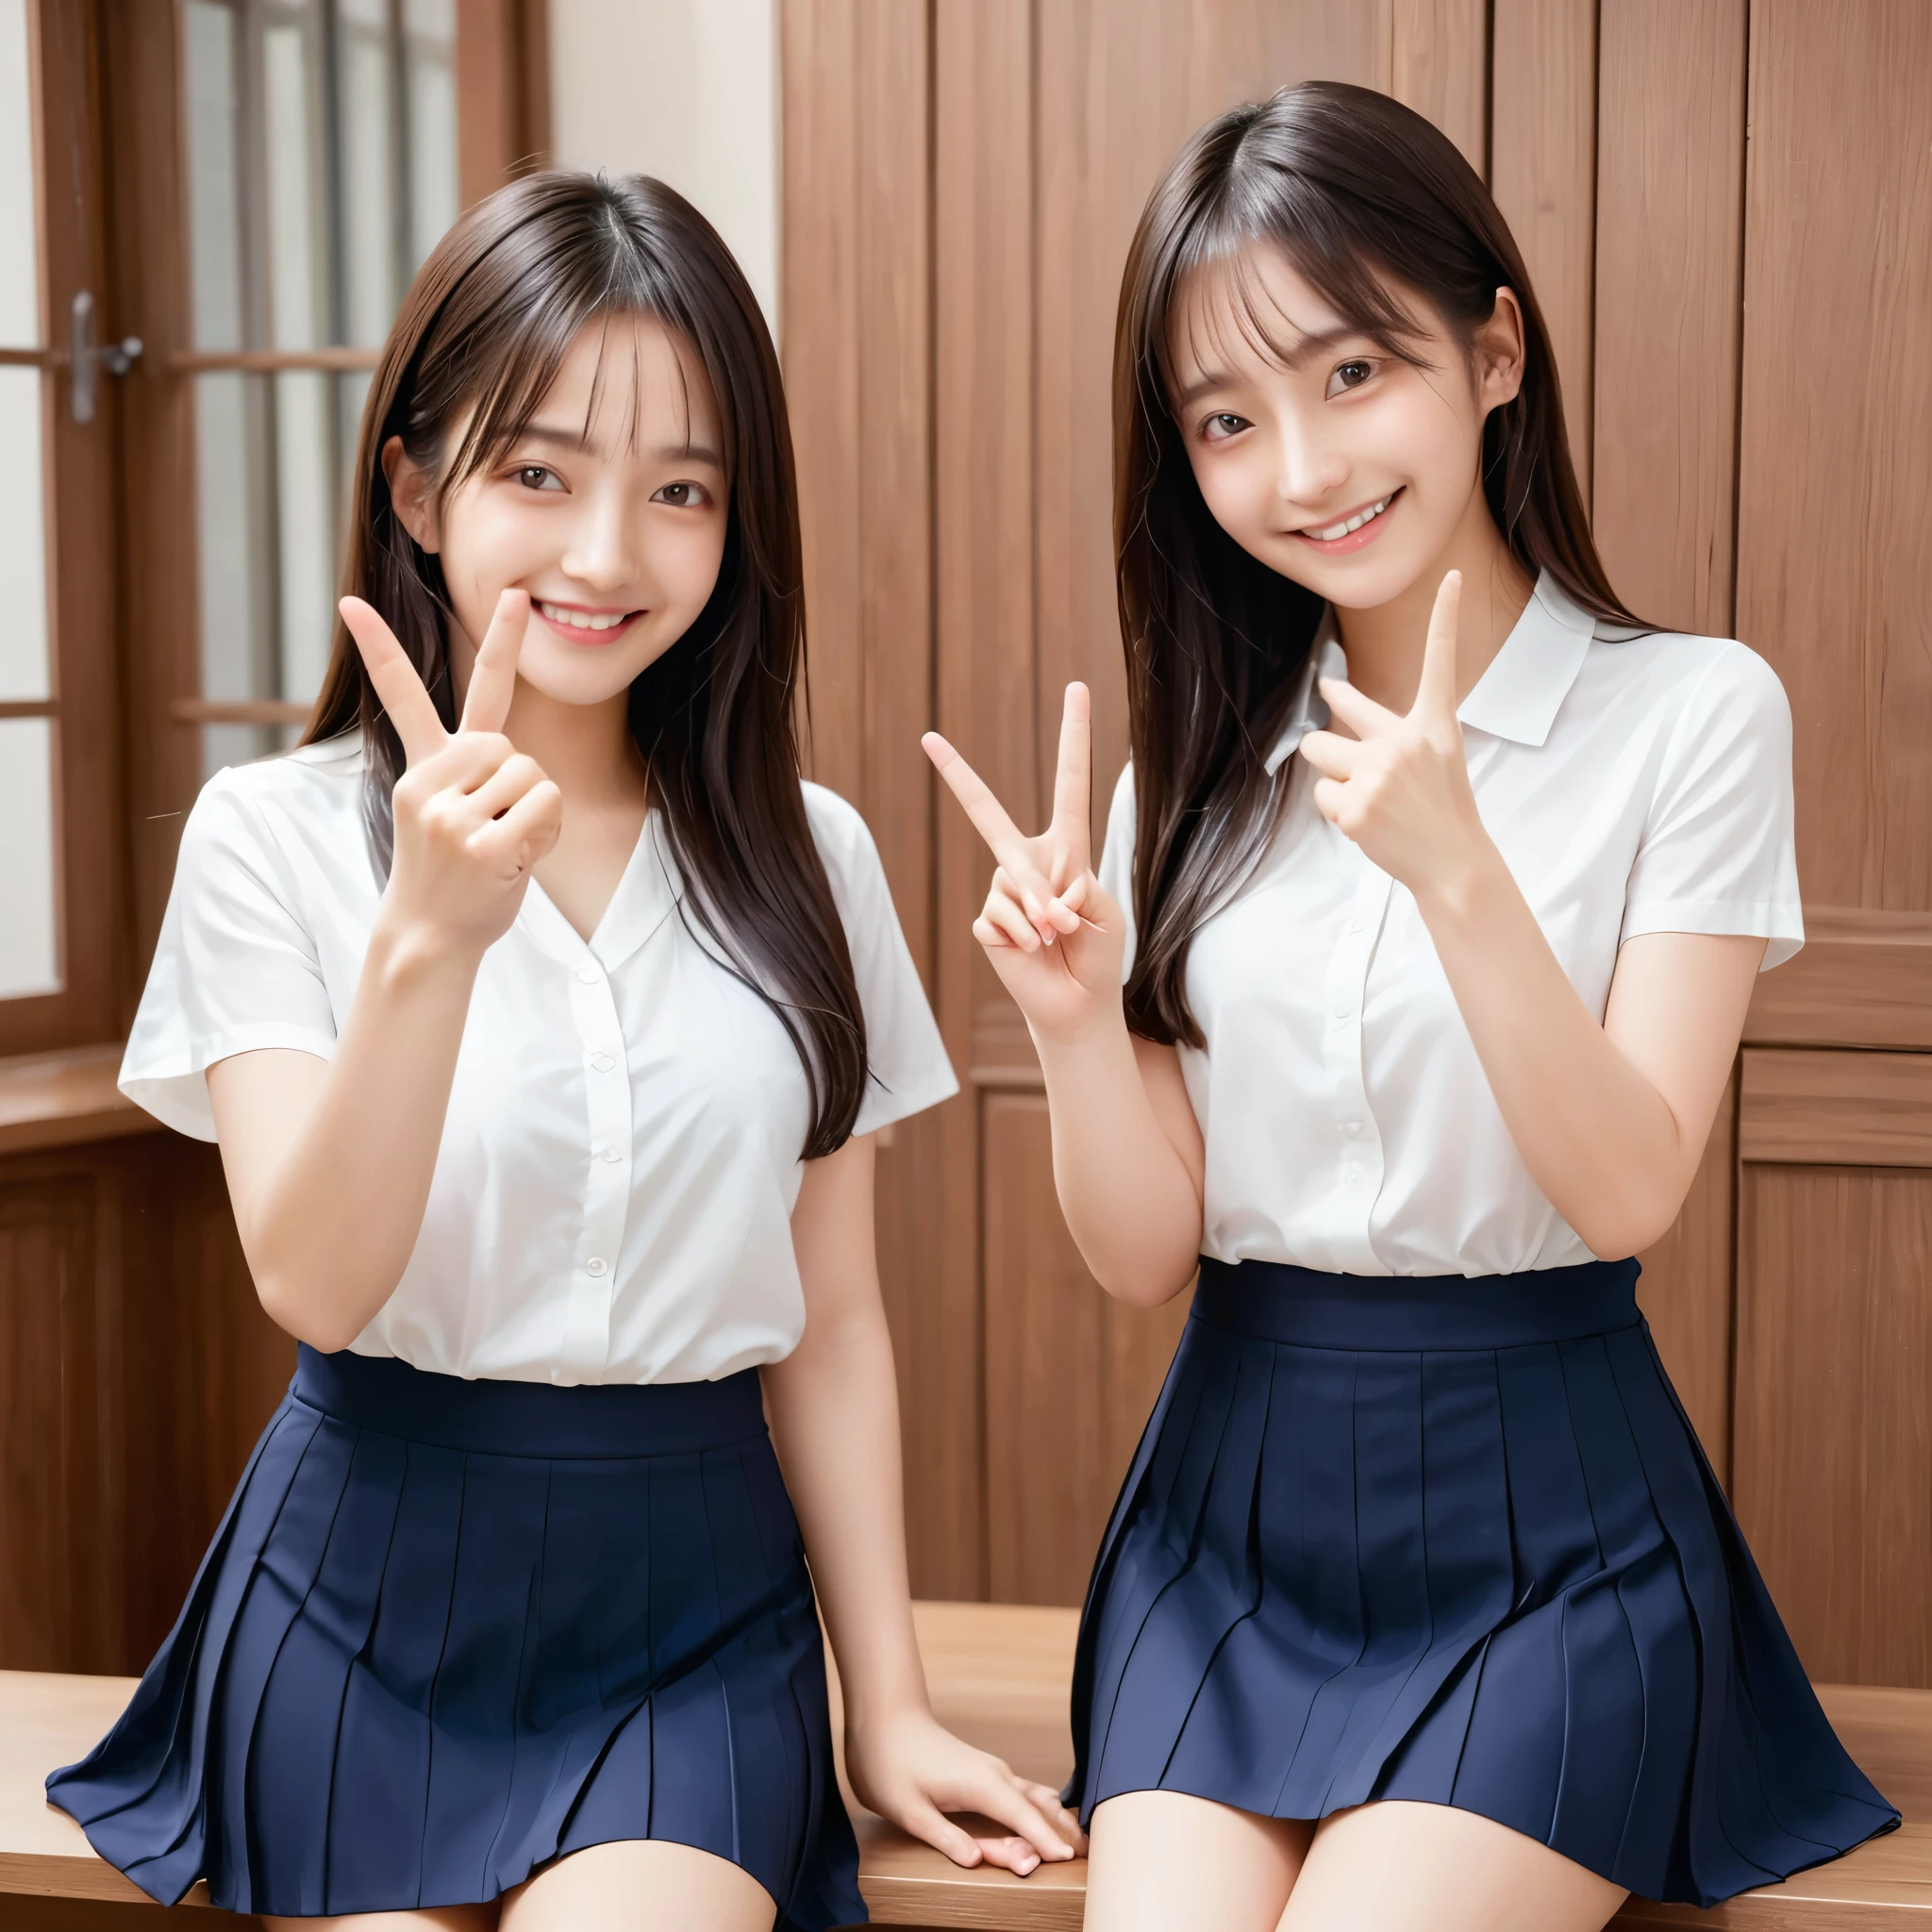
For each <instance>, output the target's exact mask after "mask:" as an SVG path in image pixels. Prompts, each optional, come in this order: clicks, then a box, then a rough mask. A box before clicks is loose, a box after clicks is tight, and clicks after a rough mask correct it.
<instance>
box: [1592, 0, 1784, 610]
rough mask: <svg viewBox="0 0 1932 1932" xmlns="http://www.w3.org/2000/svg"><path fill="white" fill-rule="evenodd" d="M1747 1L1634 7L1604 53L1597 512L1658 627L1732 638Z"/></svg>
mask: <svg viewBox="0 0 1932 1932" xmlns="http://www.w3.org/2000/svg"><path fill="white" fill-rule="evenodd" d="M1745 7H1746V0H1690V4H1686V0H1623V4H1621V5H1618V6H1615V7H1611V8H1606V9H1605V12H1604V15H1603V37H1602V42H1601V45H1600V47H1599V50H1598V63H1599V81H1598V93H1597V98H1598V124H1597V225H1596V347H1595V363H1596V410H1595V436H1596V459H1595V473H1596V480H1595V491H1594V497H1593V502H1594V508H1595V515H1594V522H1595V525H1596V537H1597V543H1598V546H1599V547H1600V549H1601V550H1602V552H1603V557H1604V562H1605V565H1606V567H1607V569H1608V571H1609V574H1610V581H1611V582H1612V583H1613V584H1615V585H1616V587H1617V589H1618V591H1620V592H1621V593H1622V595H1623V597H1624V601H1625V602H1626V603H1627V604H1628V605H1629V607H1630V608H1632V609H1633V610H1635V611H1637V612H1638V613H1639V614H1640V615H1641V617H1643V618H1644V619H1645V620H1646V621H1647V622H1649V623H1652V624H1659V625H1669V626H1671V627H1672V628H1674V629H1677V630H1685V631H1691V632H1694V633H1700V634H1704V635H1714V636H1720V637H1724V636H1728V635H1730V632H1731V621H1732V612H1731V575H1732V555H1733V551H1732V542H1733V532H1734V527H1735V523H1736V514H1737V474H1736V471H1737V432H1738V416H1737V405H1738V339H1739V320H1738V315H1739V307H1738V305H1739V303H1740V299H1741V294H1742V286H1743V184H1744V37H1745V24H1746V23H1745Z"/></svg>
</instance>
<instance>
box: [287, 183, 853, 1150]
mask: <svg viewBox="0 0 1932 1932" xmlns="http://www.w3.org/2000/svg"><path fill="white" fill-rule="evenodd" d="M625 315H647V316H651V317H654V318H655V319H656V320H658V322H660V323H662V324H663V325H665V326H666V327H667V328H669V329H671V330H673V331H674V332H675V334H676V335H677V336H678V337H680V338H681V339H682V341H683V342H684V343H685V344H686V345H687V346H688V348H689V350H690V352H691V354H692V355H693V356H694V357H695V358H696V360H697V361H698V363H700V364H701V365H702V367H703V370H704V374H705V377H706V379H707V381H708V383H709V385H710V390H711V393H712V396H713V397H714V398H715V400H716V404H717V408H718V414H719V418H720V423H721V426H722V431H723V436H724V453H723V454H724V467H725V474H726V475H727V477H728V478H729V495H730V518H729V524H728V528H727V534H726V537H725V541H724V560H723V562H722V564H721V565H720V568H719V572H718V582H717V586H716V588H715V589H714V590H713V591H712V592H711V596H710V599H709V601H708V603H707V605H706V607H705V608H704V610H703V612H702V613H701V615H700V616H699V617H698V619H697V621H696V622H695V623H694V624H693V625H691V629H690V630H689V631H688V632H686V634H685V635H684V637H682V638H681V639H680V640H679V641H677V642H676V643H675V644H674V645H672V646H671V648H670V649H669V650H667V651H666V652H665V653H664V654H663V655H662V656H661V657H660V658H658V659H657V660H656V662H654V663H653V664H651V665H650V666H649V667H648V668H647V669H646V670H645V671H644V672H643V673H641V675H640V676H639V677H638V678H637V680H636V681H635V682H634V683H633V684H632V686H631V688H630V700H629V703H630V728H631V735H632V737H633V738H634V739H635V740H636V741H637V746H638V749H639V751H640V753H641V755H642V757H643V758H644V761H645V763H646V765H647V767H648V769H649V773H650V784H651V798H652V802H653V803H654V804H655V805H656V806H657V807H658V808H659V810H660V811H661V813H662V815H663V827H664V832H665V835H666V838H667V841H668V843H669V846H670V849H671V855H672V857H673V858H675V861H676V863H677V866H678V869H679V871H680V872H681V873H682V874H683V878H684V883H685V886H686V891H685V894H684V901H685V908H688V911H687V916H689V917H691V918H693V919H694V920H695V921H696V922H697V923H698V925H699V926H700V927H701V928H702V929H703V932H704V934H705V936H706V937H707V938H708V940H709V941H711V942H712V943H713V945H714V946H715V947H716V948H717V949H718V950H719V951H720V952H722V953H723V955H724V958H725V959H726V960H727V961H728V963H729V964H730V966H731V968H732V969H733V970H734V971H735V972H737V973H738V974H740V976H741V977H742V978H743V979H744V980H745V982H746V983H747V984H748V985H750V986H751V987H753V988H754V990H756V991H758V993H759V994H760V995H761V996H762V997H763V998H764V999H765V1000H766V1001H767V1003H768V1004H769V1005H770V1006H771V1008H773V1010H774V1012H775V1013H776V1014H777V1016H778V1019H779V1020H780V1022H781V1023H782V1024H783V1025H784V1027H785V1030H786V1032H787V1033H788V1034H789V1035H790V1036H791V1042H792V1044H793V1045H794V1046H795V1047H796V1048H797V1049H798V1055H799V1058H800V1059H801V1060H802V1061H803V1062H804V1064H805V1070H806V1074H807V1077H808V1080H809V1082H810V1085H811V1095H812V1117H811V1129H810V1132H809V1134H808V1137H807V1141H806V1147H805V1154H806V1157H807V1158H812V1157H815V1156H819V1155H823V1154H829V1153H831V1152H832V1151H833V1150H834V1149H835V1148H837V1147H838V1146H840V1145H841V1143H842V1142H843V1141H844V1140H845V1139H846V1137H847V1136H848V1135H849V1134H850V1133H851V1131H852V1124H853V1121H854V1120H855V1118H856V1117H857V1115H858V1104H859V1100H860V1097H861V1095H862V1091H863V1089H864V1084H865V1079H866V1057H865V1022H864V1016H863V1014H862V1012H861V1010H860V1008H859V1002H858V985H857V982H856V981H855V980H854V978H853V974H852V958H851V953H850V950H849V948H848V947H847V945H846V941H845V931H844V927H843V926H842V925H841V923H840V920H839V914H838V908H836V906H835V905H834V904H833V900H832V893H831V887H830V884H829V882H828V881H827V879H826V877H825V869H824V863H823V862H822V861H821V859H820V858H819V854H818V848H817V847H816V845H815V844H814V843H813V841H812V837H811V828H810V826H809V824H808V822H807V819H806V811H805V800H804V796H803V794H802V792H801V791H800V789H799V753H798V740H797V734H796V730H795V726H794V719H795V715H796V704H795V700H796V698H797V696H798V691H799V687H800V684H801V680H802V678H803V675H804V666H805V600H804V596H803V592H802V589H801V571H802V561H801V551H800V541H799V530H798V488H797V479H796V476H795V475H794V473H793V469H792V459H791V432H790V430H789V428H788V426H787V422H786V413H785V400H784V388H783V384H782V382H781V379H780V377H779V374H778V358H777V355H776V353H775V351H774V349H773V347H772V339H771V334H770V332H769V331H768V330H767V328H766V327H765V324H764V318H763V316H762V315H761V313H760V312H759V309H758V300H757V298H756V297H755V296H754V295H753V294H752V291H751V288H750V285H749V284H748V283H747V282H746V281H745V279H744V276H743V275H742V274H741V271H740V269H739V267H738V264H737V262H736V261H734V260H733V259H732V257H731V252H730V250H729V249H727V248H726V247H725V246H724V242H722V241H720V240H719V238H718V235H717V233H716V232H715V230H713V228H712V227H711V225H709V223H708V222H707V221H706V220H705V219H704V217H703V216H702V215H700V214H699V213H698V212H697V210H696V209H695V208H692V207H691V204H690V203H689V202H687V201H686V200H684V198H683V197H682V196H681V195H678V194H676V193H675V192H673V191H672V190H671V189H669V188H667V187H665V185H664V184H663V183H662V182H661V181H654V180H650V179H648V178H646V177H644V176H641V175H637V176H631V177H627V178H625V179H622V180H617V181H608V180H606V179H604V178H603V177H602V176H599V175H578V174H563V173H546V174H538V175H525V177H524V178H523V179H522V180H519V181H516V182H514V183H512V184H511V185H510V186H509V187H508V188H504V189H500V190H499V191H498V192H496V193H495V194H492V195H491V197H490V198H489V199H488V200H487V201H484V202H481V203H479V204H478V205H477V206H476V207H475V208H472V209H471V210H470V212H469V213H468V214H466V215H465V216H464V217H463V219H462V220H461V221H460V222H458V224H457V225H456V226H455V227H454V228H452V229H451V230H450V232H449V233H448V234H447V235H445V236H444V237H443V239H442V240H441V242H439V243H438V244H437V246H436V248H435V250H434V251H433V252H432V254H431V255H430V257H429V259H428V260H427V261H425V263H424V264H423V268H422V271H421V273H420V274H419V275H417V277H416V280H415V283H414V285H413V286H412V287H411V288H410V290H409V292H408V296H407V297H406V298H405V300H404V302H403V307H402V311H401V313H400V314H399V315H398V316H397V318H396V323H395V326H394V328H392V329H391V331H390V338H389V342H388V344H387V346H386V347H385V348H384V350H383V355H382V361H381V363H380V364H379V365H378V367H377V369H376V372H375V380H374V381H373V383H372V384H371V386H370V391H369V400H368V404H367V406H366V408H365V409H364V411H363V416H362V434H361V442H360V446H359V449H358V455H357V471H356V479H355V495H354V500H353V506H352V508H351V511H350V517H349V541H348V550H347V558H346V562H345V566H344V573H343V588H344V590H346V591H350V592H352V593H353V594H355V595H357V596H359V597H363V598H366V599H367V600H368V601H369V602H370V603H371V604H373V605H374V606H375V608H376V609H377V610H379V611H380V612H381V613H382V615H383V616H384V617H385V618H386V619H388V621H389V623H390V625H391V627H392V628H393V629H394V631H395V634H396V636H397V638H398V639H399V640H400V641H401V643H402V646H403V648H404V650H405V651H407V652H408V655H409V658H410V660H411V661H412V662H413V663H414V664H415V667H416V669H417V671H418V672H419V673H420V674H421V675H422V678H423V681H424V683H425V685H426V686H427V687H428V688H429V691H430V695H431V696H432V697H433V698H434V699H435V700H436V703H437V707H438V708H439V710H441V713H442V718H443V723H444V724H445V725H446V726H448V727H450V728H454V726H455V723H456V713H455V708H454V693H453V691H452V689H451V682H450V673H449V639H448V628H447V627H448V625H449V622H450V608H449V600H448V596H447V594H446V591H445V588H444V584H443V578H442V571H441V566H440V564H439V562H438V560H437V558H436V557H435V556H433V555H431V554H429V553H426V552H425V551H424V550H422V549H421V548H420V547H419V546H418V545H417V544H416V543H415V541H413V540H412V539H411V538H410V536H409V534H408V531H407V530H406V529H405V528H404V527H403V525H402V521H401V519H400V518H399V517H398V516H397V514H396V508H395V506H394V504H393V503H392V502H391V497H390V491H389V484H388V482H387V480H386V479H385V477H384V475H383V470H382V460H381V458H382V449H383V445H384V444H385V443H386V442H387V441H388V440H389V439H390V438H391V436H395V437H400V438H401V439H402V443H403V447H404V449H405V450H407V451H408V455H409V458H410V459H411V460H412V461H413V462H415V463H416V464H418V465H420V466H421V467H422V468H423V469H424V470H425V471H426V472H427V473H428V474H430V475H433V476H435V477H436V479H437V486H438V491H439V493H440V496H441V498H444V499H446V498H447V496H448V494H449V492H450V491H453V490H454V489H455V488H456V487H457V486H458V484H459V483H461V482H462V481H464V479H465V478H467V477H469V476H473V475H475V474H476V472H477V471H478V470H480V469H481V468H483V467H484V466H485V465H486V464H488V463H490V462H491V461H494V460H496V459H497V458H500V457H501V456H502V455H503V453H504V452H505V450H506V449H507V448H508V445H509V444H510V443H511V442H512V441H515V439H516V438H517V437H518V436H520V435H521V434H522V433H523V430H524V428H525V425H527V424H528V423H529V421H530V419H531V417H532V415H533V414H534V412H535V410H536V408H537V407H538V405H539V404H540V403H541V401H542V399H543V397H544V395H545V393H546V392H547V391H549V389H550V386H551V384H552V383H553V382H554V381H555V380H556V379H557V375H558V370H559V369H560V367H561V366H562V363H563V360H564V358H565V356H566V354H567V353H568V352H569V349H570V347H571V344H572V343H573V342H574V341H575V340H576V339H577V336H578V334H579V333H580V332H581V331H582V330H583V329H584V328H585V327H587V326H589V325H592V324H595V323H598V322H603V321H608V320H609V319H611V318H614V317H619V316H625ZM465 412H468V423H467V425H466V426H464V428H463V430H462V434H461V436H460V438H459V439H458V440H457V441H455V445H454V447H452V446H451V445H452V431H453V430H454V429H455V427H456V425H458V421H459V420H460V419H461V418H462V417H463V416H464V414H465ZM358 727H359V728H360V730H361V732H362V740H363V744H364V747H365V751H366V757H367V779H366V791H365V796H364V814H365V819H366V822H367V824H368V828H369V841H370V848H371V853H372V856H373V858H374V859H375V865H376V868H377V871H378V873H382V874H386V873H387V871H388V868H389V864H390V860H391V853H392V851H393V846H394V819H393V816H392V806H391V793H392V792H393V791H394V789H395V782H396V779H397V777H398V776H399V775H400V774H401V773H402V771H403V768H404V762H405V760H404V757H403V749H402V744H401V741H399V740H398V738H397V737H396V734H395V729H394V727H393V726H392V725H391V723H390V721H389V719H388V717H387V716H386V715H385V714H384V712H383V709H382V706H381V703H380V700H379V699H378V698H377V697H376V695H375V688H374V687H373V686H372V685H371V684H370V682H369V678H368V675H367V674H366V673H365V672H364V670H363V668H362V660H361V658H360V656H359V655H358V652H357V650H356V647H355V645H354V643H353V641H351V640H350V638H349V635H348V632H347V630H346V629H345V628H344V627H343V625H341V622H340V621H338V623H337V625H336V633H335V644H334V650H333V653H332V655H331V657H330V659H329V668H328V675H327V676H326V677H325V679H324V681H323V687H322V695H321V696H320V697H319V698H318V699H317V700H316V707H315V714H314V716H313V717H312V718H311V720H310V721H309V724H308V730H307V732H306V733H305V735H304V740H303V741H304V742H305V743H312V742H314V741H317V740H319V739H325V738H333V737H335V736H337V735H338V734H340V733H342V732H346V731H352V730H355V729H357V728H358Z"/></svg>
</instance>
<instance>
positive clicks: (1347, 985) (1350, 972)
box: [1324, 859, 1393, 1271]
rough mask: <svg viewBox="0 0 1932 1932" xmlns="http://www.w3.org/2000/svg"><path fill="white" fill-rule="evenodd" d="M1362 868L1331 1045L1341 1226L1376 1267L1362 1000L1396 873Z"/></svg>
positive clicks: (1374, 1171) (1336, 986) (1360, 1255)
mask: <svg viewBox="0 0 1932 1932" xmlns="http://www.w3.org/2000/svg"><path fill="white" fill-rule="evenodd" d="M1361 869H1362V875H1361V880H1360V883H1359V884H1358V885H1357V889H1356V893H1355V898H1354V901H1353V903H1352V904H1351V906H1350V907H1349V909H1348V913H1347V916H1346V917H1345V918H1344V919H1343V921H1342V924H1341V932H1340V934H1339V935H1338V936H1337V938H1336V941H1335V948H1334V951H1333V952H1332V953H1331V954H1330V955H1329V959H1328V974H1327V981H1326V984H1325V986H1324V995H1325V1012H1326V1025H1325V1027H1324V1049H1325V1053H1324V1057H1325V1058H1326V1060H1327V1065H1328V1075H1329V1083H1330V1084H1329V1091H1330V1093H1331V1094H1332V1095H1333V1098H1334V1120H1335V1124H1336V1129H1337V1134H1338V1138H1339V1141H1340V1143H1341V1144H1340V1148H1339V1152H1338V1158H1337V1162H1336V1179H1337V1183H1338V1187H1339V1191H1340V1197H1339V1199H1338V1200H1337V1202H1336V1219H1337V1223H1338V1228H1337V1232H1338V1235H1339V1236H1340V1237H1341V1239H1342V1240H1344V1241H1347V1243H1348V1244H1349V1245H1350V1246H1351V1247H1353V1248H1354V1249H1355V1251H1356V1252H1355V1256H1354V1257H1353V1258H1354V1260H1355V1263H1356V1265H1357V1266H1359V1267H1361V1268H1363V1269H1364V1270H1368V1271H1372V1270H1373V1269H1374V1267H1375V1265H1376V1262H1375V1255H1374V1248H1373V1246H1372V1245H1371V1242H1370V1240H1369V1215H1370V1210H1371V1209H1372V1208H1373V1207H1374V1201H1375V1196H1376V1195H1377V1194H1378V1193H1379V1192H1380V1191H1381V1187H1382V1168H1383V1158H1382V1137H1381V1134H1380V1133H1379V1132H1378V1131H1377V1129H1376V1126H1375V1117H1374V1114H1373V1113H1372V1112H1371V1111H1370V1110H1369V1095H1368V1087H1367V1084H1366V1082H1365V1080H1364V1078H1363V1074H1362V1007H1363V1004H1364V1002H1365V1000H1366V998H1367V996H1368V980H1369V964H1370V961H1371V960H1372V959H1373V958H1374V952H1375V940H1376V936H1377V935H1378V934H1379V933H1380V931H1381V929H1382V921H1383V917H1384V915H1385V914H1386V913H1387V911H1388V908H1389V894H1390V891H1391V887H1392V885H1393V881H1392V880H1391V878H1390V876H1389V874H1387V873H1385V872H1382V871H1381V870H1380V869H1379V868H1377V867H1375V866H1373V865H1371V864H1369V863H1368V861H1367V860H1366V859H1364V860H1362V861H1361Z"/></svg>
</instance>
